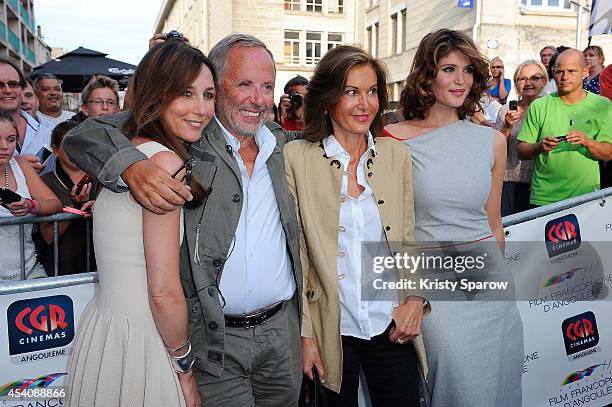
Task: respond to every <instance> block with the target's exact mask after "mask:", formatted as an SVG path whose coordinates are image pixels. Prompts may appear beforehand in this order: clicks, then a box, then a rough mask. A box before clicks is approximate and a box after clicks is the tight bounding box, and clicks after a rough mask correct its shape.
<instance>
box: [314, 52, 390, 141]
mask: <svg viewBox="0 0 612 407" xmlns="http://www.w3.org/2000/svg"><path fill="white" fill-rule="evenodd" d="M358 65H370V66H371V67H372V68H373V69H374V72H376V85H377V87H378V90H377V94H378V111H377V112H376V115H375V116H374V120H373V121H372V124H371V125H370V132H371V133H372V136H374V137H376V136H377V135H378V134H380V132H382V129H383V119H382V115H383V113H384V111H385V109H386V108H387V101H388V95H387V72H386V70H385V67H384V66H383V65H382V64H381V63H380V62H379V61H378V60H377V59H376V58H374V57H372V56H371V55H370V54H368V53H367V52H366V51H364V50H362V49H361V48H357V47H354V46H351V45H341V46H338V47H335V48H333V49H331V50H329V51H327V53H326V54H325V56H324V57H323V58H321V60H320V61H319V63H318V64H317V67H316V69H315V72H314V75H313V76H312V79H311V80H310V82H308V86H307V87H306V88H307V89H308V93H307V94H306V96H305V97H304V138H305V139H306V140H308V141H311V142H318V141H320V140H321V139H323V138H325V137H327V136H329V135H330V134H332V132H333V127H332V121H331V114H329V113H327V112H330V111H332V110H334V108H335V107H336V106H337V105H338V103H339V102H340V98H341V97H342V94H343V92H344V87H345V86H346V78H347V77H348V72H349V71H350V70H351V68H353V67H355V66H358Z"/></svg>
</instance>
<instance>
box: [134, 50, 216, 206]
mask: <svg viewBox="0 0 612 407" xmlns="http://www.w3.org/2000/svg"><path fill="white" fill-rule="evenodd" d="M204 66H206V67H208V69H210V72H211V73H212V76H213V80H214V79H216V78H215V71H214V68H213V66H212V64H211V63H210V61H209V60H208V59H207V58H206V56H204V54H203V53H202V51H200V50H199V49H197V48H195V47H192V46H191V45H189V44H188V43H186V42H185V41H182V40H169V41H164V42H163V43H161V44H158V45H156V46H155V47H153V48H151V49H150V50H149V52H147V53H146V55H145V56H144V57H143V58H142V60H141V61H140V63H139V64H138V67H137V68H136V72H135V73H134V76H132V78H131V80H130V87H129V91H128V94H129V97H127V96H126V99H128V100H129V102H130V103H129V105H130V108H131V115H130V117H129V118H128V120H127V122H126V123H125V125H124V126H123V132H124V134H125V135H126V136H127V137H128V138H130V139H131V138H133V137H135V136H141V137H146V138H149V139H151V140H153V141H156V142H158V143H160V144H162V145H164V146H165V147H167V148H169V149H170V150H172V151H174V152H175V153H176V154H177V155H178V156H179V157H181V158H182V159H183V160H186V159H188V158H189V153H188V152H187V147H186V144H185V143H184V142H183V141H182V140H181V139H179V138H178V137H177V136H176V135H175V134H172V132H171V131H170V129H168V126H166V124H165V123H164V121H163V120H162V115H163V113H164V111H165V110H166V109H167V108H168V106H169V105H170V104H171V103H172V102H173V101H174V100H175V99H176V98H177V97H179V96H180V95H181V94H182V93H183V92H184V91H185V90H186V89H187V88H188V87H189V86H190V85H191V84H192V83H193V81H194V80H195V79H196V78H197V76H198V74H199V73H200V70H201V69H202V67H204ZM196 165H197V164H196ZM187 185H189V186H190V187H191V194H192V195H193V200H192V201H190V202H186V203H185V207H187V208H195V207H197V206H199V205H200V204H201V203H202V202H203V200H204V197H205V196H206V191H204V188H203V187H202V185H201V184H200V183H199V182H198V181H197V180H196V179H195V177H192V178H191V180H190V181H189V182H188V183H187Z"/></svg>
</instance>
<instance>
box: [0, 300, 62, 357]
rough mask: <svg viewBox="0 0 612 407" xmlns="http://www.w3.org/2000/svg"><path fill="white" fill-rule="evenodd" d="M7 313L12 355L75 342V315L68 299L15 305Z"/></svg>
mask: <svg viewBox="0 0 612 407" xmlns="http://www.w3.org/2000/svg"><path fill="white" fill-rule="evenodd" d="M6 313H7V320H8V322H9V326H8V334H9V351H10V354H11V355H17V354H21V353H28V352H35V351H39V350H44V349H50V348H58V347H61V346H66V345H68V344H69V343H70V342H72V339H73V338H74V313H73V307H72V300H71V299H70V297H68V296H65V295H55V296H51V297H42V298H34V299H28V300H20V301H15V302H14V303H12V304H11V305H10V306H9V307H8V310H7V312H6Z"/></svg>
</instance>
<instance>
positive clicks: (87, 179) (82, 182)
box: [76, 174, 92, 195]
mask: <svg viewBox="0 0 612 407" xmlns="http://www.w3.org/2000/svg"><path fill="white" fill-rule="evenodd" d="M91 181H92V178H91V177H90V176H89V175H87V174H85V175H83V178H81V179H80V180H79V182H78V183H77V184H76V187H77V189H76V194H77V195H78V194H80V193H81V190H82V189H83V187H84V186H85V185H87V184H89V183H90V182H91Z"/></svg>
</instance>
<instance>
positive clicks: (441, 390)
mask: <svg viewBox="0 0 612 407" xmlns="http://www.w3.org/2000/svg"><path fill="white" fill-rule="evenodd" d="M488 75H489V73H488V64H487V61H486V59H485V58H484V56H482V55H481V54H480V52H479V51H478V49H477V48H476V46H475V45H474V43H473V42H472V40H471V39H470V38H469V37H467V36H466V35H465V34H463V33H461V32H458V31H453V30H448V29H443V30H439V31H436V32H433V33H431V34H429V35H427V36H426V37H425V38H424V39H423V40H422V41H421V44H420V45H419V48H418V50H417V53H416V56H415V61H414V65H413V69H412V70H411V72H410V74H409V76H408V78H407V81H406V86H405V88H404V91H403V92H402V100H401V102H400V104H401V109H402V113H403V115H404V117H405V118H406V120H404V121H401V122H398V123H396V124H392V125H388V126H387V127H386V129H385V130H386V133H387V135H388V136H390V137H394V138H399V139H402V140H404V141H405V143H406V144H407V145H408V147H409V148H410V150H411V152H412V159H413V166H412V173H413V185H414V203H415V235H416V238H417V240H419V241H421V242H432V241H433V242H472V243H470V244H467V245H464V246H463V247H469V248H470V249H471V248H478V250H481V249H482V250H484V249H485V248H486V253H487V254H488V255H489V257H488V259H487V262H486V265H487V266H486V267H487V268H486V273H487V274H486V276H487V277H494V278H497V279H504V280H505V281H509V282H510V283H511V284H512V277H511V274H510V271H509V270H508V269H507V268H506V267H505V261H504V258H503V254H502V251H500V250H497V248H496V247H494V246H495V241H497V244H498V245H499V247H500V248H502V250H503V242H504V234H503V227H502V221H501V190H502V182H503V175H504V171H505V166H506V148H505V147H506V140H505V138H504V136H503V135H502V134H501V133H499V132H497V131H495V130H492V129H490V128H487V127H482V126H478V125H476V124H473V123H470V122H468V121H466V120H463V119H465V118H466V116H467V115H469V114H474V113H475V112H477V111H478V110H479V106H478V100H479V99H480V95H482V94H483V92H484V90H485V89H486V83H487V79H488ZM483 242H492V243H483ZM431 245H432V243H429V244H428V246H431ZM433 245H435V243H434V244H433ZM512 287H513V284H512ZM505 294H506V295H505V296H504V297H503V299H504V300H503V301H499V300H497V299H499V297H497V298H495V299H493V300H492V299H491V297H492V296H494V294H491V292H486V291H483V292H481V293H478V295H475V296H473V297H472V298H471V299H473V300H468V299H467V296H465V297H463V298H464V299H463V300H456V301H432V302H431V307H432V312H431V314H430V316H429V317H428V318H426V319H425V320H424V321H423V340H424V342H425V346H426V347H427V362H428V366H429V374H428V377H427V379H428V380H427V387H428V391H429V393H430V397H431V406H432V407H448V406H453V407H518V406H520V405H521V398H522V393H521V374H522V358H523V333H522V323H521V319H520V315H519V312H518V308H517V306H516V302H515V301H514V300H513V297H511V295H513V293H512V294H509V293H505ZM453 295H454V296H455V297H454V298H455V299H456V298H457V297H461V296H462V293H460V292H458V293H453ZM509 298H512V300H510V301H508V299H509ZM487 300H488V301H487Z"/></svg>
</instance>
